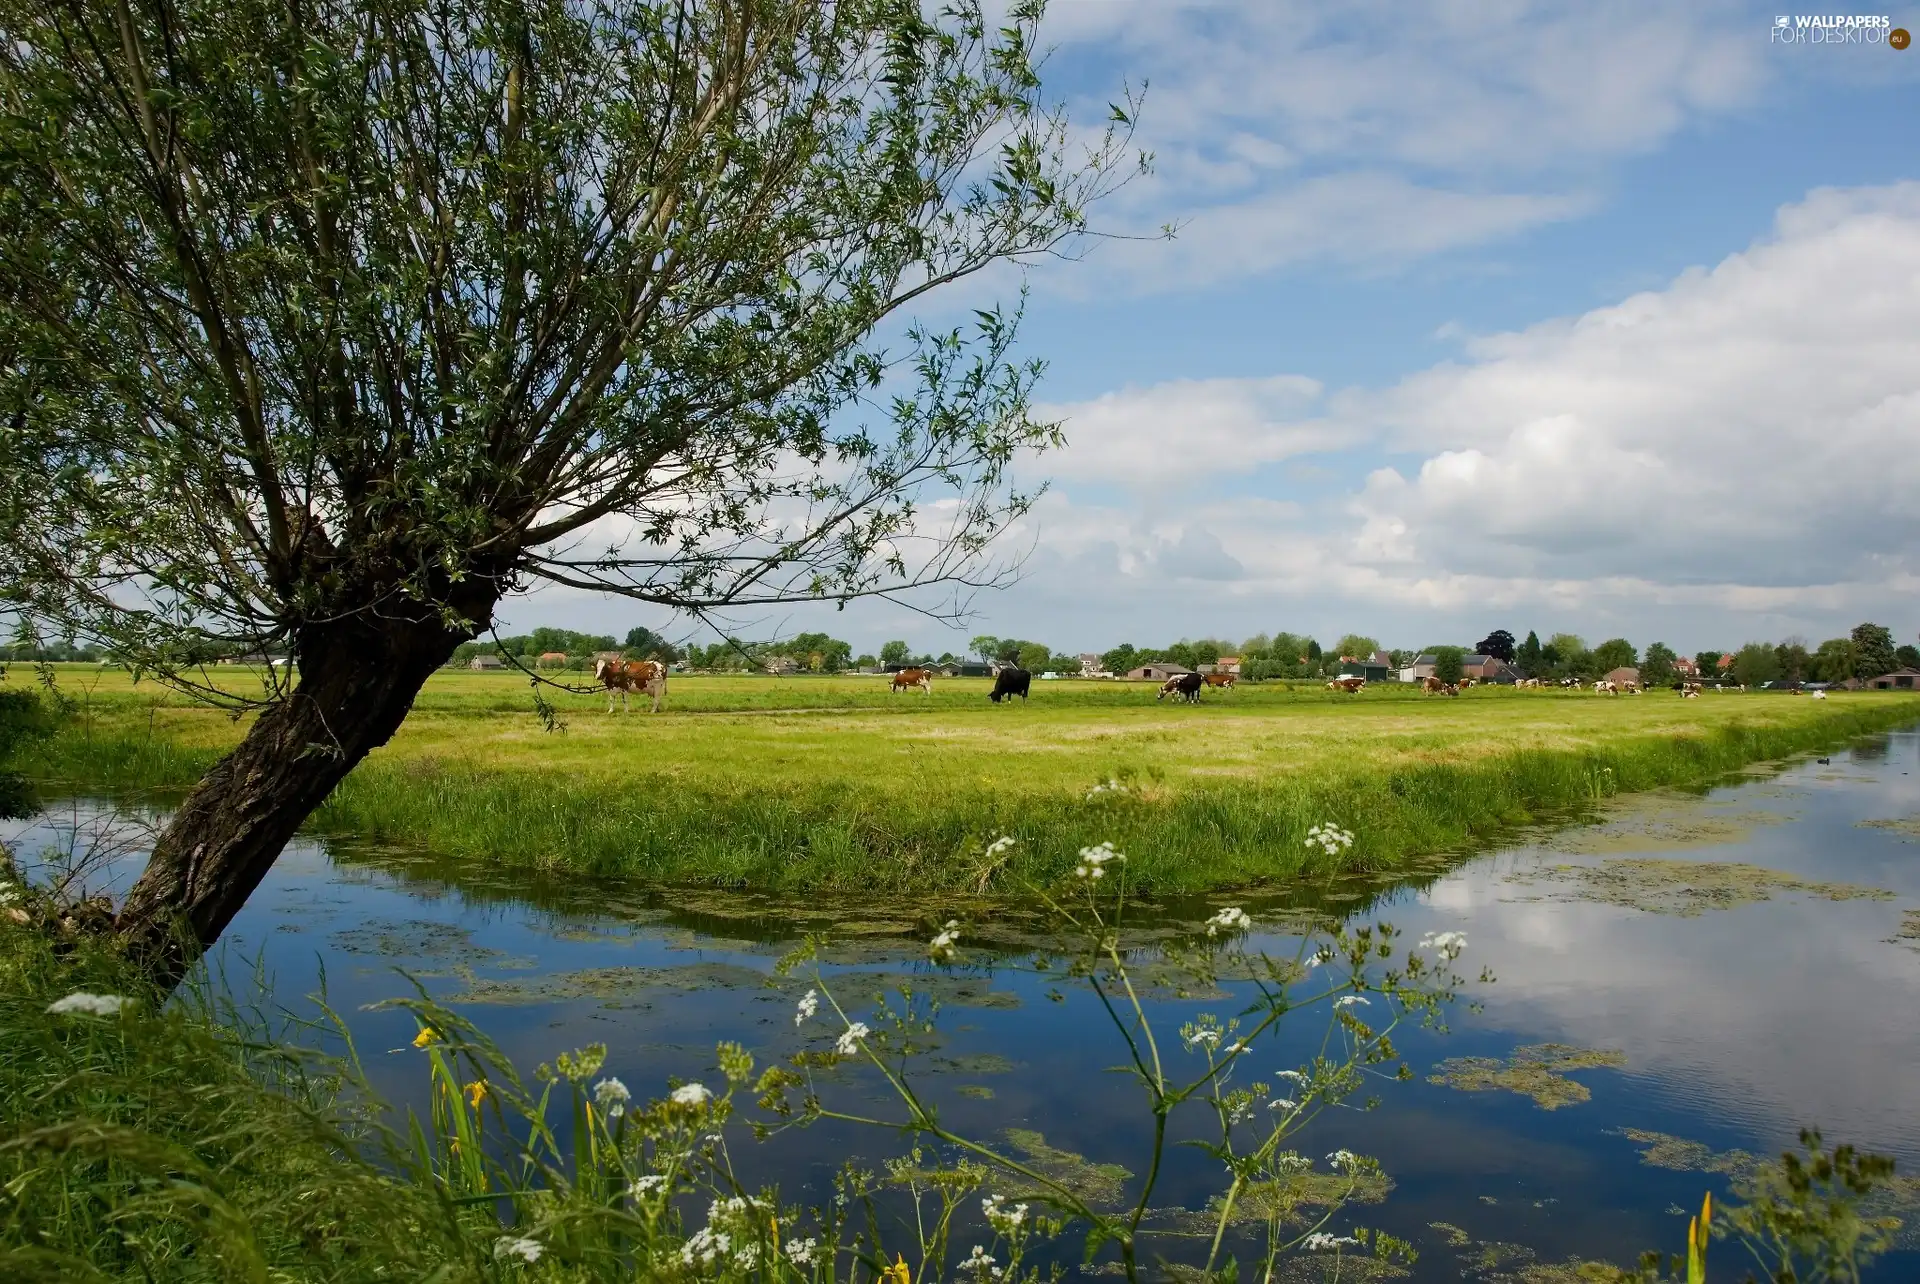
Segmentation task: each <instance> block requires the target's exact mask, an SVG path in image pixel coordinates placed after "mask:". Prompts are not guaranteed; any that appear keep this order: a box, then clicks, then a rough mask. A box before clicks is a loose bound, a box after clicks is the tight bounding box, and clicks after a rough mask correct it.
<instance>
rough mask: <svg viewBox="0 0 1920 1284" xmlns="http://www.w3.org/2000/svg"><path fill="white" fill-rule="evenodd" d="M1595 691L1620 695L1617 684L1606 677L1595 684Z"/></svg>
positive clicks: (1598, 693) (1602, 693)
mask: <svg viewBox="0 0 1920 1284" xmlns="http://www.w3.org/2000/svg"><path fill="white" fill-rule="evenodd" d="M1593 693H1594V694H1595V695H1619V694H1620V688H1619V687H1617V686H1615V685H1614V684H1613V683H1611V682H1609V681H1607V680H1606V679H1605V678H1602V679H1600V680H1599V681H1598V682H1596V683H1594V684H1593Z"/></svg>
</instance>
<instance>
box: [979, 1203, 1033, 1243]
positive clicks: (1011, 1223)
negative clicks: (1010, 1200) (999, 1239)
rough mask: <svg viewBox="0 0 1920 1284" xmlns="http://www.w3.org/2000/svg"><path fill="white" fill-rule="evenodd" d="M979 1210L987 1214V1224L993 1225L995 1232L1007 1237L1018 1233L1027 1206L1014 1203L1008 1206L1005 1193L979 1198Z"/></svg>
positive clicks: (1025, 1218) (1009, 1237) (1024, 1222)
mask: <svg viewBox="0 0 1920 1284" xmlns="http://www.w3.org/2000/svg"><path fill="white" fill-rule="evenodd" d="M980 1211H981V1212H983V1213H985V1214H986V1215H987V1225H989V1226H991V1227H993V1229H994V1232H995V1233H996V1234H999V1235H1004V1236H1006V1237H1007V1238H1008V1239H1012V1238H1014V1237H1015V1236H1016V1235H1018V1234H1019V1233H1020V1228H1021V1227H1022V1226H1024V1225H1026V1221H1027V1206H1026V1205H1025V1204H1015V1205H1014V1206H1013V1207H1012V1208H1008V1207H1007V1197H1006V1196H1005V1195H989V1196H988V1197H987V1198H985V1199H983V1200H981V1201H980Z"/></svg>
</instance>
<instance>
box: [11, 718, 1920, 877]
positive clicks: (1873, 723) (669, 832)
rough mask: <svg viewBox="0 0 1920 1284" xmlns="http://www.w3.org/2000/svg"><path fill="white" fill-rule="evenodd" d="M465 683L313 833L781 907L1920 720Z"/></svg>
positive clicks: (1419, 813)
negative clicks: (574, 703) (916, 698)
mask: <svg viewBox="0 0 1920 1284" xmlns="http://www.w3.org/2000/svg"><path fill="white" fill-rule="evenodd" d="M761 681H762V683H763V684H765V683H767V682H770V681H771V680H761ZM736 682H738V680H736ZM1056 685H1057V684H1056ZM1072 685H1074V686H1082V685H1085V686H1091V685H1092V684H1072ZM1095 694H1101V693H1099V692H1096V693H1095ZM470 695H471V693H470V692H467V691H464V690H461V691H456V692H455V694H454V696H452V697H446V696H445V693H444V692H443V693H441V697H436V699H439V698H442V697H445V698H450V699H454V700H455V705H456V706H457V707H455V708H454V709H452V710H451V711H450V710H449V709H448V708H447V707H443V706H441V705H435V704H432V703H430V702H429V703H428V704H427V705H426V707H424V708H423V710H422V711H420V712H417V713H416V714H415V717H414V720H413V721H411V722H410V723H409V726H408V727H407V728H406V729H403V732H402V734H401V736H400V737H399V738H397V739H396V741H395V743H394V745H392V746H391V747H389V748H388V749H387V750H384V751H382V752H381V753H379V754H377V755H375V756H374V757H373V758H371V759H369V760H368V761H367V762H365V763H364V764H362V765H361V766H360V767H359V768H358V769H357V770H356V771H355V772H354V773H353V774H352V775H351V776H350V777H349V778H348V779H347V780H346V781H345V782H344V783H343V784H342V785H341V786H340V788H339V789H337V790H336V791H335V793H334V795H333V796H332V798H330V799H329V800H328V802H327V803H326V805H325V806H324V807H322V808H321V810H320V811H319V812H318V813H317V814H316V816H315V817H314V821H313V824H314V827H315V828H316V829H317V830H319V831H320V832H323V833H336V834H344V835H354V836H358V837H361V838H366V839H371V840H375V841H381V842H395V843H404V844H409V845H416V846H420V847H424V848H427V849H431V850H434V851H437V852H441V853H443V854H447V855H452V856H457V857H462V858H471V859H478V860H489V861H496V862H500V863H502V864H506V865H509V866H519V867H534V868H540V869H547V870H555V871H578V872H583V873H590V874H596V875H615V874H618V875H633V876H639V877H643V878H648V879H655V880H661V881H668V882H675V883H683V884H706V885H712V886H717V887H729V888H747V887H751V888H755V889H763V890H770V891H795V890H805V889H816V888H817V889H842V890H890V891H924V892H941V893H955V894H958V893H989V892H992V891H994V890H995V889H996V888H1000V887H1003V886H1007V885H1011V884H1013V883H1015V882H1017V881H1018V880H1021V879H1025V880H1030V881H1034V882H1047V881H1049V880H1051V879H1052V878H1054V877H1057V876H1058V875H1059V874H1060V873H1061V872H1063V871H1064V870H1066V869H1068V868H1069V867H1070V866H1071V864H1072V862H1073V860H1074V854H1075V853H1076V852H1078V851H1079V850H1080V848H1082V847H1084V846H1088V845H1091V844H1093V843H1097V842H1100V841H1104V840H1113V841H1116V842H1118V843H1120V844H1122V845H1123V846H1126V847H1129V848H1130V849H1132V850H1135V851H1139V852H1142V853H1147V855H1144V856H1143V858H1142V860H1141V862H1140V864H1139V866H1138V868H1137V869H1136V870H1135V871H1134V872H1135V876H1136V878H1137V879H1138V881H1139V885H1140V886H1142V887H1143V888H1144V889H1146V890H1149V891H1154V892H1163V893H1179V892H1188V891H1196V890H1201V889H1206V888H1211V887H1223V886H1244V885H1252V884H1258V883H1261V882H1264V881H1270V880H1282V879H1289V878H1294V877H1298V876H1300V875H1303V874H1307V875H1317V874H1323V873H1328V872H1333V871H1334V870H1336V869H1343V868H1354V867H1360V868H1368V869H1377V870H1382V871H1387V870H1392V869H1394V868H1396V867H1399V866H1401V865H1404V864H1405V863H1406V862H1408V861H1410V860H1412V859H1413V858H1416V857H1419V856H1423V855H1428V854H1432V853H1436V852H1444V851H1449V850H1457V849H1460V848H1462V847H1465V846H1468V845H1471V844H1474V843H1477V842H1482V841H1485V840H1487V839H1489V838H1490V837H1492V836H1493V835H1495V834H1497V833H1498V832H1499V831H1500V830H1501V829H1502V828H1503V827H1505V826H1511V825H1514V824H1522V823H1526V822H1528V821H1531V820H1535V819H1538V818H1540V817H1541V816H1542V815H1543V814H1546V813H1553V812H1559V811H1561V810H1564V809H1567V808H1570V807H1579V806H1582V805H1585V804H1589V803H1591V802H1592V801H1593V800H1594V799H1596V798H1600V797H1605V796H1609V795H1612V794H1615V793H1619V792H1625V791H1633V790H1641V789H1647V788H1652V787H1655V786H1661V785H1675V784H1686V783H1694V782H1700V781H1704V780H1708V779H1711V778H1712V777H1714V776H1716V775H1719V774H1721V773H1724V772H1726V771H1728V770H1731V769H1734V768H1738V767H1740V766H1743V765H1745V764H1748V763H1751V762H1754V761H1756V760H1761V759H1770V758H1778V757H1782V756H1786V755H1790V754H1794V753H1799V752H1805V751H1808V750H1812V749H1817V748H1824V747H1828V746H1831V745H1834V744H1836V743H1838V742H1840V741H1841V740H1844V739H1845V738H1847V737H1851V736H1856V735H1859V734H1862V733H1867V732H1874V731H1880V730H1885V729H1887V728H1889V727H1893V726H1897V725H1902V724H1906V723H1911V722H1913V721H1915V720H1920V701H1915V700H1912V699H1905V698H1899V697H1884V696H1859V697H1855V698H1852V699H1838V698H1836V699H1831V700H1828V701H1825V702H1822V703H1819V704H1815V703H1813V702H1809V701H1794V700H1791V699H1789V698H1787V697H1784V696H1780V697H1773V696H1755V697H1745V698H1742V697H1733V696H1728V697H1721V698H1719V701H1720V702H1719V703H1718V704H1716V703H1715V702H1714V701H1708V700H1701V701H1688V702H1685V705H1684V706H1683V705H1682V704H1681V702H1679V701H1675V700H1667V701H1660V700H1659V697H1654V696H1649V697H1643V698H1642V699H1641V700H1639V701H1615V702H1606V701H1601V700H1597V699H1595V698H1594V697H1591V696H1585V697H1572V698H1557V697H1554V696H1550V695H1549V696H1544V697H1542V696H1535V695H1528V694H1526V693H1505V694H1503V693H1488V694H1487V695H1485V696H1483V697H1480V698H1478V699H1462V700H1459V701H1440V702H1431V703H1429V702H1424V701H1419V700H1413V699H1408V698H1406V697H1405V696H1398V695H1397V696H1396V697H1392V698H1385V699H1383V700H1382V701H1381V702H1378V703H1376V704H1373V705H1364V704H1361V703H1359V702H1356V701H1352V700H1348V701H1347V702H1346V703H1345V704H1344V705H1338V704H1336V705H1332V706H1328V705H1325V704H1314V705H1308V706H1304V707H1302V706H1296V705H1288V704H1286V703H1285V702H1284V700H1283V699H1282V698H1280V697H1274V696H1271V695H1263V696H1262V697H1261V698H1262V699H1263V700H1265V701H1266V703H1265V704H1252V703H1246V704H1242V705H1239V706H1235V707H1232V708H1227V709H1214V710H1186V711H1180V712H1178V713H1175V712H1173V711H1168V710H1164V709H1159V708H1155V707H1152V706H1150V705H1149V706H1148V707H1146V708H1141V707H1140V706H1139V705H1138V703H1137V702H1136V704H1135V706H1134V707H1132V708H1128V709H1105V708H1102V707H1098V706H1095V707H1090V708H1085V709H1081V708H1078V707H1076V706H1073V705H1070V704H1069V705H1067V706H1063V707H1061V708H1055V709H1046V710H1043V709H1042V708H1038V707H1036V708H1035V709H1034V710H1033V711H1032V713H1031V714H1029V713H1028V712H1027V711H1025V710H1015V711H1010V712H1009V711H1003V710H995V709H991V708H990V707H989V708H988V709H987V710H984V711H983V710H981V709H977V708H976V709H957V710H941V709H935V708H928V707H926V706H924V705H922V706H918V707H916V706H910V705H909V706H906V707H908V708H910V709H914V710H915V714H914V716H912V717H908V716H900V717H889V718H884V719H879V720H878V721H877V722H876V720H875V719H873V718H871V717H866V718H861V717H853V716H848V717H844V718H836V717H833V716H830V715H825V714H821V713H814V714H810V715H807V716H804V717H799V716H780V717H777V718H772V719H769V718H765V717H755V716H748V715H746V714H742V713H740V712H739V711H735V715H736V716H732V717H727V716H706V715H699V716H693V717H682V718H679V719H677V720H675V719H672V718H668V717H664V716H663V717H662V718H660V719H651V718H641V717H639V716H635V717H633V718H631V719H626V718H618V717H616V718H613V719H607V718H604V717H594V718H593V719H591V720H586V719H583V720H582V723H583V725H582V726H581V727H580V729H579V730H578V731H575V732H569V733H567V734H566V735H562V736H558V737H548V736H542V735H541V733H539V732H538V731H536V730H533V729H531V728H530V727H529V726H528V725H527V722H528V718H527V717H526V715H524V714H522V715H521V716H520V717H510V716H508V715H505V714H501V713H498V712H494V711H492V710H491V709H482V710H475V709H471V708H465V707H463V706H464V702H465V701H467V700H468V698H469V696H470ZM836 698H837V697H836ZM878 698H880V699H886V698H887V697H885V696H880V697H878ZM1101 698H1103V699H1104V698H1105V696H1104V695H1102V697H1101ZM907 699H908V697H900V698H899V702H898V704H901V705H903V704H904V702H905V701H906V700H907ZM1342 699H1345V698H1344V697H1342ZM1362 699H1363V700H1364V699H1367V697H1362ZM1656 702H1657V703H1656ZM1702 706H1705V709H1704V710H1702ZM896 707H897V706H896ZM162 713H163V714H164V715H165V716H164V717H161V716H158V714H162ZM222 729H224V736H222V734H220V732H221V731H222ZM232 734H233V733H232V729H231V727H230V726H228V724H226V723H225V722H224V721H222V722H220V723H218V724H209V723H208V722H207V721H206V720H205V719H204V718H196V717H195V716H194V714H193V712H192V711H186V710H180V709H175V708H164V709H159V710H157V711H156V709H155V708H151V707H150V708H148V709H147V710H146V712H145V715H144V716H142V715H141V713H140V712H139V711H138V710H132V709H128V708H125V707H120V708H117V709H116V708H114V707H112V706H109V707H108V708H107V709H106V710H105V711H104V712H100V713H98V714H96V715H93V716H86V717H81V718H78V719H76V720H74V721H73V722H71V723H69V725H68V726H67V728H66V730H65V731H64V732H63V733H62V734H61V735H60V736H59V737H58V738H57V739H56V740H55V741H54V742H52V743H51V744H50V745H48V746H46V748H45V753H44V755H43V757H42V758H41V760H40V762H39V764H38V770H39V772H40V774H41V775H42V776H43V777H44V778H46V779H47V780H49V781H52V782H55V783H56V784H57V785H58V786H59V787H64V788H68V789H72V790H76V791H88V790H99V791H119V790H129V789H132V790H140V789H156V788H157V789H178V788H184V787H186V786H188V785H190V784H191V783H192V782H193V781H194V780H195V779H197V778H198V776H199V774H200V773H201V772H202V771H203V770H204V769H205V768H206V767H207V766H208V765H210V764H211V763H212V762H213V761H214V760H215V759H216V758H217V756H218V754H219V753H220V752H221V751H222V749H223V748H224V745H225V744H226V743H227V742H228V741H229V740H230V738H231V735H232ZM1210 764H1213V765H1219V764H1225V765H1227V766H1230V767H1231V769H1232V770H1231V774H1217V773H1212V772H1210V770H1209V766H1210ZM1329 818H1331V819H1335V820H1338V821H1339V822H1340V823H1341V824H1343V825H1345V826H1347V827H1348V828H1350V829H1353V830H1354V831H1356V833H1357V834H1358V835H1359V841H1358V842H1357V843H1356V844H1355V845H1354V846H1353V847H1352V848H1351V849H1349V850H1347V851H1343V852H1339V853H1328V852H1326V851H1324V850H1323V849H1320V848H1318V847H1314V846H1312V845H1309V844H1308V843H1307V841H1306V832H1307V830H1308V828H1309V827H1310V826H1311V825H1313V824H1314V823H1316V822H1319V821H1323V820H1326V819H1329ZM1005 834H1011V835H1014V836H1016V837H1018V838H1020V839H1022V840H1023V841H1022V842H1021V843H1020V844H1019V845H1018V846H1017V847H1016V848H1014V849H1013V851H1014V852H1015V853H1017V854H1014V855H1011V856H994V857H988V856H987V855H986V849H987V847H988V846H989V844H990V843H991V842H992V841H993V840H994V839H995V838H997V837H999V836H1001V835H1005Z"/></svg>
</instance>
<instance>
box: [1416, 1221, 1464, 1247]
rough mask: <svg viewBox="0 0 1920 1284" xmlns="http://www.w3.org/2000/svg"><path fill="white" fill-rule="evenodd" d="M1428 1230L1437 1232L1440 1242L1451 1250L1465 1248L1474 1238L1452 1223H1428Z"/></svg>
mask: <svg viewBox="0 0 1920 1284" xmlns="http://www.w3.org/2000/svg"><path fill="white" fill-rule="evenodd" d="M1427 1229H1428V1230H1431V1231H1435V1232H1437V1233H1438V1234H1439V1236H1440V1242H1441V1243H1442V1244H1445V1245H1446V1246H1447V1247H1449V1248H1461V1247H1464V1246H1465V1245H1466V1243H1467V1241H1468V1240H1470V1239H1472V1238H1473V1237H1472V1236H1471V1235H1468V1234H1467V1233H1466V1232H1465V1231H1463V1230H1461V1229H1460V1228H1459V1227H1458V1226H1455V1225H1454V1224H1453V1223H1452V1222H1428V1223H1427Z"/></svg>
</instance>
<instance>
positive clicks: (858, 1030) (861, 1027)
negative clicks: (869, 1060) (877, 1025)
mask: <svg viewBox="0 0 1920 1284" xmlns="http://www.w3.org/2000/svg"><path fill="white" fill-rule="evenodd" d="M872 1033H873V1031H871V1030H869V1029H867V1025H866V1022H864V1021H855V1022H853V1023H851V1024H850V1025H848V1026H847V1028H846V1029H844V1030H842V1031H841V1032H840V1039H839V1041H838V1042H837V1043H835V1044H834V1045H833V1050H834V1051H835V1052H838V1053H839V1054H840V1055H841V1056H843V1057H850V1056H852V1055H853V1054H854V1053H856V1052H858V1051H860V1040H862V1039H864V1038H866V1037H867V1036H868V1035H869V1034H872Z"/></svg>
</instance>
